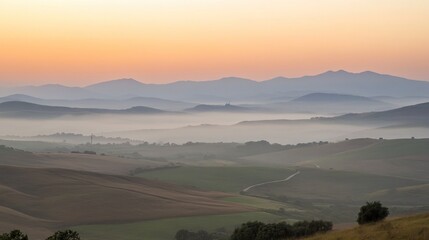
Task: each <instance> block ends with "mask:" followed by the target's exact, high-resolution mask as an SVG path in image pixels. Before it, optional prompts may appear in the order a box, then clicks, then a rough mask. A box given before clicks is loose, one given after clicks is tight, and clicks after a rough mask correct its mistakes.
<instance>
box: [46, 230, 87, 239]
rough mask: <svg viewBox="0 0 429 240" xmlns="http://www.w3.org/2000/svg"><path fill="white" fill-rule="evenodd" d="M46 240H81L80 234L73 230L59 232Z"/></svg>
mask: <svg viewBox="0 0 429 240" xmlns="http://www.w3.org/2000/svg"><path fill="white" fill-rule="evenodd" d="M46 240H80V237H79V233H77V232H76V231H73V230H65V231H58V232H56V233H54V235H52V236H50V237H48V238H47V239H46Z"/></svg>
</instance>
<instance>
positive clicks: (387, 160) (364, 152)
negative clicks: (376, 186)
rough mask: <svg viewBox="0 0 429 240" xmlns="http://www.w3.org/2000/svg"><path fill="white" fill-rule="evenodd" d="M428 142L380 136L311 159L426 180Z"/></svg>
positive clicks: (360, 170) (321, 162)
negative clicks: (370, 141)
mask: <svg viewBox="0 0 429 240" xmlns="http://www.w3.org/2000/svg"><path fill="white" fill-rule="evenodd" d="M427 146H429V139H397V140H382V141H379V142H377V143H376V144H372V145H369V146H367V147H363V148H359V149H355V150H352V151H347V152H342V153H338V154H334V155H331V156H327V157H323V158H320V159H317V160H316V161H314V163H316V164H318V165H320V166H321V167H325V168H331V167H332V168H335V169H341V170H350V171H357V172H368V173H376V174H381V175H391V176H401V177H407V178H416V179H422V180H429V175H428V172H429V158H428V157H429V148H428V147H427ZM368 166H371V167H368Z"/></svg>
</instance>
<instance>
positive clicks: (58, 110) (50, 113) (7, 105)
mask: <svg viewBox="0 0 429 240" xmlns="http://www.w3.org/2000/svg"><path fill="white" fill-rule="evenodd" d="M160 113H166V111H162V110H159V109H155V108H150V107H144V106H137V107H132V108H128V109H123V110H110V109H98V108H69V107H60V106H46V105H39V104H34V103H27V102H19V101H12V102H4V103H0V117H11V118H15V117H16V118H48V117H60V116H64V115H85V114H160Z"/></svg>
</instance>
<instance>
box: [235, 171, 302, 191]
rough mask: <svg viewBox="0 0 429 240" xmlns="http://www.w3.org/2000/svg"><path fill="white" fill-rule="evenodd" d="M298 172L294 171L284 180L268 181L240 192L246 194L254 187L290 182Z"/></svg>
mask: <svg viewBox="0 0 429 240" xmlns="http://www.w3.org/2000/svg"><path fill="white" fill-rule="evenodd" d="M300 173H301V172H300V171H296V173H294V174H292V175H290V176H289V177H287V178H285V179H281V180H275V181H269V182H263V183H258V184H255V185H252V186H249V187H247V188H245V189H243V190H241V192H247V191H249V190H250V189H252V188H254V187H259V186H263V185H267V184H272V183H279V182H287V181H289V180H291V179H292V178H293V177H295V176H296V175H298V174H300Z"/></svg>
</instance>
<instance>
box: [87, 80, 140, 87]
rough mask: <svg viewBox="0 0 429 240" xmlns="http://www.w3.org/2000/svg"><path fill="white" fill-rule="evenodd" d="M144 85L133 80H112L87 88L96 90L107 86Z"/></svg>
mask: <svg viewBox="0 0 429 240" xmlns="http://www.w3.org/2000/svg"><path fill="white" fill-rule="evenodd" d="M143 84H144V83H142V82H139V81H137V80H135V79H133V78H121V79H115V80H110V81H105V82H100V83H96V84H92V85H89V86H87V88H94V87H99V86H107V85H124V86H125V85H126V86H130V85H135V86H137V85H143Z"/></svg>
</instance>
